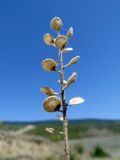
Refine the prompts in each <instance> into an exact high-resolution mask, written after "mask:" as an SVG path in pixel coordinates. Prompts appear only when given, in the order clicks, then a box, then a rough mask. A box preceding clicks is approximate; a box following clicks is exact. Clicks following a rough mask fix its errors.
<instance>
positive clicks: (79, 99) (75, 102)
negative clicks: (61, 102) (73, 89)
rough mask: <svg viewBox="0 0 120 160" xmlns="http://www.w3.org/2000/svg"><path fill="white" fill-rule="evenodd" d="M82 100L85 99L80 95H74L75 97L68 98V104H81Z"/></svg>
mask: <svg viewBox="0 0 120 160" xmlns="http://www.w3.org/2000/svg"><path fill="white" fill-rule="evenodd" d="M83 102H85V100H84V99H83V98H82V97H75V98H72V99H70V101H69V105H70V106H72V105H77V104H81V103H83Z"/></svg>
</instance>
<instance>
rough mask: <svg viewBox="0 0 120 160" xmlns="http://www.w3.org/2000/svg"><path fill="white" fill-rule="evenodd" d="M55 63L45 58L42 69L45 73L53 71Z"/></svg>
mask: <svg viewBox="0 0 120 160" xmlns="http://www.w3.org/2000/svg"><path fill="white" fill-rule="evenodd" d="M56 66H57V62H55V61H54V60H53V59H50V58H47V59H45V60H44V61H43V62H42V67H43V69H44V70H45V71H55V69H56Z"/></svg>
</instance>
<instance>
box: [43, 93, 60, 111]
mask: <svg viewBox="0 0 120 160" xmlns="http://www.w3.org/2000/svg"><path fill="white" fill-rule="evenodd" d="M60 106H61V100H60V98H58V97H56V96H50V97H48V98H46V99H45V101H44V102H43V107H44V109H45V110H46V111H47V112H56V111H59V109H60Z"/></svg>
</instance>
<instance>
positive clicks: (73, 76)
mask: <svg viewBox="0 0 120 160" xmlns="http://www.w3.org/2000/svg"><path fill="white" fill-rule="evenodd" d="M76 78H77V73H75V72H74V73H73V74H72V75H71V76H70V77H69V79H68V81H67V87H69V85H70V84H72V83H74V81H75V80H76Z"/></svg>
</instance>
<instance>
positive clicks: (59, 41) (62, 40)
mask: <svg viewBox="0 0 120 160" xmlns="http://www.w3.org/2000/svg"><path fill="white" fill-rule="evenodd" d="M55 45H56V47H57V48H59V49H60V50H62V49H63V48H65V46H66V45H67V38H66V36H64V35H60V36H58V37H57V38H56V40H55Z"/></svg>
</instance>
